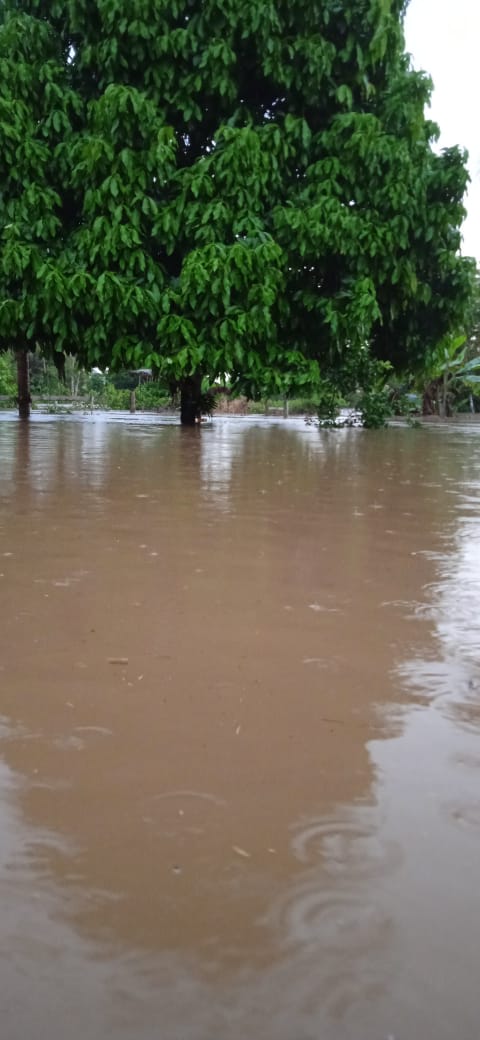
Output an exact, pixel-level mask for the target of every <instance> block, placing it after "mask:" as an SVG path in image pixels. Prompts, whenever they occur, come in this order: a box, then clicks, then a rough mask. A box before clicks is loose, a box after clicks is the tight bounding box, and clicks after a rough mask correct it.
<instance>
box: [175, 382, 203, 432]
mask: <svg viewBox="0 0 480 1040" xmlns="http://www.w3.org/2000/svg"><path fill="white" fill-rule="evenodd" d="M201 394H202V377H201V375H200V374H199V373H198V372H196V373H195V374H194V375H193V376H188V378H187V379H183V380H182V382H181V384H180V422H181V424H182V426H195V423H197V422H200V418H201V415H202V408H201Z"/></svg>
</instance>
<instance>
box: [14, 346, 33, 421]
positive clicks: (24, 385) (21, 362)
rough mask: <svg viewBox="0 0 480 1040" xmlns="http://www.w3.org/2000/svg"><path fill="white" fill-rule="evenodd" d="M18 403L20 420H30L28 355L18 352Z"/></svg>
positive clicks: (25, 352) (24, 352)
mask: <svg viewBox="0 0 480 1040" xmlns="http://www.w3.org/2000/svg"><path fill="white" fill-rule="evenodd" d="M16 358H17V401H18V414H19V417H20V419H29V418H30V404H31V397H30V377H29V372H28V353H27V351H26V350H17V352H16Z"/></svg>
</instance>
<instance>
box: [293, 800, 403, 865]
mask: <svg viewBox="0 0 480 1040" xmlns="http://www.w3.org/2000/svg"><path fill="white" fill-rule="evenodd" d="M378 829H379V824H378V821H376V820H375V819H374V818H373V817H372V818H370V819H369V818H368V817H367V816H366V815H365V811H362V813H361V815H360V814H359V815H358V817H355V816H351V817H346V816H341V815H338V816H331V817H319V818H317V819H313V820H309V821H306V822H305V823H303V824H300V825H298V827H296V828H295V830H296V833H295V835H294V837H293V838H292V842H291V847H292V851H293V854H294V856H295V857H296V859H298V860H299V861H300V863H304V864H306V865H314V864H319V865H321V866H322V868H323V869H324V870H325V871H326V872H327V873H328V874H331V875H333V876H335V877H348V878H351V879H352V880H357V879H359V878H371V877H378V876H379V875H381V876H383V875H385V874H389V873H391V872H392V871H393V870H395V869H396V868H397V867H398V866H399V864H400V863H401V859H402V854H401V850H400V847H399V845H397V844H396V843H395V842H393V841H387V840H386V839H385V838H383V837H382V836H381V835H380V834H379V833H378Z"/></svg>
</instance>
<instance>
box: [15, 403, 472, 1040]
mask: <svg viewBox="0 0 480 1040" xmlns="http://www.w3.org/2000/svg"><path fill="white" fill-rule="evenodd" d="M479 499H480V439H479V436H478V434H476V432H475V430H467V431H463V430H449V429H447V428H445V429H440V430H436V429H428V430H420V431H417V430H408V429H392V430H389V431H379V432H378V433H374V432H371V433H368V432H365V431H360V430H358V431H357V430H350V431H337V432H334V433H323V432H319V431H317V430H316V429H314V428H309V427H306V426H305V425H304V424H303V423H302V422H296V421H288V422H285V421H283V420H278V421H274V422H272V421H270V422H265V421H252V420H248V419H237V420H235V419H226V420H221V419H217V420H215V421H214V422H213V423H209V424H208V425H205V426H204V427H203V428H202V429H201V430H182V429H180V428H179V427H178V426H177V425H175V424H174V423H172V422H170V423H163V422H161V421H159V420H158V419H155V420H152V419H149V420H146V419H145V417H142V416H136V417H134V418H132V419H130V418H129V419H128V420H125V419H123V420H120V418H119V417H110V418H108V417H101V416H95V415H94V416H91V417H85V418H83V419H78V420H75V419H72V418H68V419H59V418H51V417H48V418H45V417H44V418H42V419H40V418H39V417H37V418H34V420H33V421H32V422H31V424H30V425H22V424H20V423H18V422H16V421H7V420H2V421H1V422H0V601H1V619H2V629H1V654H0V691H1V692H0V713H1V728H0V738H1V739H0V765H1V768H0V828H1V830H0V833H1V843H0V897H1V900H2V904H1V905H2V914H1V916H0V939H1V941H0V949H1V951H2V964H1V974H0V1008H1V1014H2V1040H33V1038H37V1037H38V1036H48V1037H49V1038H52V1040H57V1038H58V1040H60V1038H63V1037H65V1036H68V1037H69V1038H71V1040H104V1038H107V1037H108V1038H110V1037H112V1038H114V1037H115V1038H119V1040H127V1038H128V1040H154V1038H160V1040H163V1038H165V1040H227V1038H228V1040H244V1038H245V1037H255V1040H387V1038H390V1040H391V1038H395V1040H403V1038H408V1040H412V1038H421V1040H451V1038H452V1037H456V1038H458V1040H477V1038H478V1017H479V1011H480V1003H479V998H478V967H477V947H478V937H479V934H480V929H479V926H480V895H479V885H478V876H479V868H480V747H479V741H478V735H479V728H480V658H479V649H480V646H479V642H480V641H479V624H480V520H479V513H478V506H479Z"/></svg>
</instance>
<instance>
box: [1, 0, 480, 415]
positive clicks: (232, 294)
mask: <svg viewBox="0 0 480 1040" xmlns="http://www.w3.org/2000/svg"><path fill="white" fill-rule="evenodd" d="M404 7H405V4H404V3H403V2H400V0H245V2H244V3H243V4H241V5H240V4H238V3H236V2H234V0H62V2H60V0H49V2H46V0H5V2H4V4H3V7H2V8H1V13H0V18H1V22H2V24H1V27H0V134H1V137H2V146H3V147H2V158H1V159H0V190H1V195H0V227H3V231H2V247H1V248H2V254H1V268H0V344H1V345H5V346H11V345H15V346H17V348H20V349H24V347H25V345H26V344H28V342H30V341H34V342H41V343H42V345H43V346H44V347H46V348H47V349H50V350H51V351H52V353H54V354H55V353H57V354H61V353H62V352H63V351H65V350H68V351H74V352H75V353H77V354H78V356H79V357H80V358H81V359H82V360H83V361H84V362H85V363H86V364H90V365H100V366H111V367H112V366H113V367H115V366H118V367H120V366H130V367H139V366H141V365H146V366H149V367H153V368H155V370H156V371H157V372H158V373H159V374H160V376H161V378H162V379H164V380H165V381H166V382H167V383H168V384H169V385H171V386H172V387H181V388H183V391H184V394H185V395H186V400H187V398H188V401H187V405H186V407H185V410H184V416H183V417H184V419H186V420H188V419H190V420H192V418H193V416H194V413H195V411H196V410H198V394H199V392H200V381H201V376H202V375H203V376H208V377H209V379H211V380H213V379H215V378H216V377H218V376H221V375H223V374H225V373H228V374H229V376H230V378H231V380H232V383H233V386H234V387H237V388H241V389H242V390H244V391H245V392H246V393H248V394H250V395H254V394H257V395H258V394H266V393H271V392H277V393H285V394H288V392H289V391H290V390H293V389H296V390H298V389H300V388H302V387H305V388H307V387H308V388H309V389H311V388H312V387H315V386H319V385H321V384H322V382H323V383H325V382H326V383H327V384H329V385H332V386H337V387H340V388H349V387H351V386H353V385H354V384H355V383H356V382H357V383H358V381H359V380H360V381H361V380H362V378H364V375H362V373H363V374H364V373H365V372H366V371H367V370H370V369H371V364H372V359H373V360H375V359H380V360H389V361H391V362H392V363H393V364H394V366H395V367H397V368H405V367H407V366H412V365H415V364H416V363H419V361H420V360H421V358H422V356H423V354H424V352H425V351H426V350H427V349H429V347H431V346H432V345H433V344H435V343H436V342H438V341H439V340H440V339H441V338H442V336H443V335H445V334H446V333H447V332H449V331H451V330H452V329H456V328H458V326H459V325H461V324H462V317H463V313H464V310H465V306H466V302H467V300H468V295H469V291H470V284H471V276H472V265H471V263H470V262H469V261H468V260H465V259H462V258H461V257H460V255H459V247H460V242H461V236H460V227H461V222H462V219H463V215H464V211H463V202H462V200H463V195H464V191H465V187H466V183H467V179H468V178H467V173H466V167H465V156H464V155H463V153H462V152H461V151H460V150H459V149H457V148H453V149H449V150H447V151H444V152H443V153H442V154H437V153H436V152H435V151H434V150H433V145H434V142H435V139H436V136H437V128H436V127H435V125H434V124H433V123H431V122H430V121H429V120H428V119H427V118H426V116H425V106H426V104H427V102H428V99H429V94H430V90H431V83H430V81H429V79H428V77H426V76H425V75H424V74H422V73H418V72H415V71H413V70H412V69H411V67H410V63H409V58H408V56H407V55H406V54H405V51H404V38H403V31H402V17H403V13H404ZM188 402H189V403H188Z"/></svg>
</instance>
